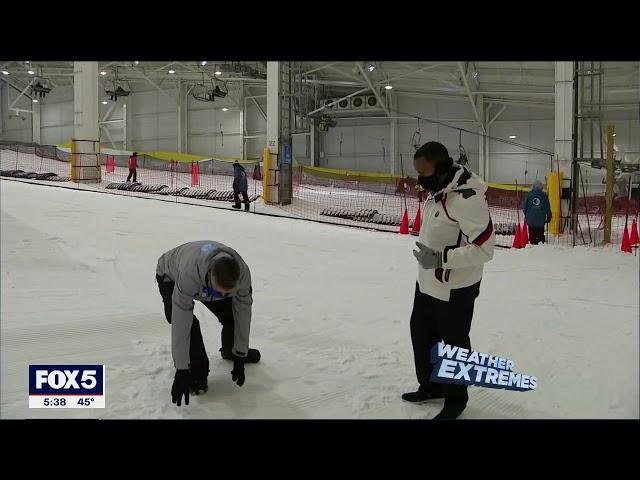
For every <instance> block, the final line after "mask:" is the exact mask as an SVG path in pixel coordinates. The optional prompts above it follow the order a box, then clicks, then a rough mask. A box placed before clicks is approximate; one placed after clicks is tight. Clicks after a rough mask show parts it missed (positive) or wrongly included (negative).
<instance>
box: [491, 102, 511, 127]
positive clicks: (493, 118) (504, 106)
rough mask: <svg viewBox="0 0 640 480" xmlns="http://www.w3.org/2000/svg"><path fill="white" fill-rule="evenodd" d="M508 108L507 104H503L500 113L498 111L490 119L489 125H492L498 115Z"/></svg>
mask: <svg viewBox="0 0 640 480" xmlns="http://www.w3.org/2000/svg"><path fill="white" fill-rule="evenodd" d="M506 109H507V106H506V105H502V108H501V109H500V110H498V113H496V114H495V115H494V116H493V117H492V118H490V119H489V121H488V122H487V126H488V127H489V126H491V124H492V123H493V122H495V121H496V120H497V119H498V117H499V116H500V115H502V112H504V111H505V110H506Z"/></svg>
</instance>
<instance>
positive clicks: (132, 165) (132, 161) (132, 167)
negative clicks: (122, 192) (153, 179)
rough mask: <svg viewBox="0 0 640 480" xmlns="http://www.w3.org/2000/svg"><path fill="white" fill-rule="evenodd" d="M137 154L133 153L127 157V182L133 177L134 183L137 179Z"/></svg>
mask: <svg viewBox="0 0 640 480" xmlns="http://www.w3.org/2000/svg"><path fill="white" fill-rule="evenodd" d="M137 170H138V152H133V153H132V154H131V156H130V157H129V176H128V177H127V182H130V181H131V177H133V181H134V183H135V182H136V181H137V179H138V172H137Z"/></svg>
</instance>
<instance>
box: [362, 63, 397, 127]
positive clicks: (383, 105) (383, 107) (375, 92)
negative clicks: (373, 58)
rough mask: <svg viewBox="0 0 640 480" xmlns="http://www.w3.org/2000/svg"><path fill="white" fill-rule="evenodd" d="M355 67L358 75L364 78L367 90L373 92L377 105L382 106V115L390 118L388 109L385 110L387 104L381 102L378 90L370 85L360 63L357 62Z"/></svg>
mask: <svg viewBox="0 0 640 480" xmlns="http://www.w3.org/2000/svg"><path fill="white" fill-rule="evenodd" d="M356 65H357V66H358V69H360V73H361V74H362V76H363V77H364V79H365V81H366V82H367V85H369V88H370V89H371V91H373V94H374V95H375V96H376V98H377V99H378V103H380V105H381V106H382V109H383V110H384V113H385V114H386V115H387V117H389V116H391V115H390V114H389V109H388V108H387V104H386V103H385V102H383V101H382V98H381V97H380V94H379V93H378V89H377V88H375V87H374V86H373V84H372V83H371V80H369V77H368V75H367V74H366V72H365V71H364V67H363V66H362V63H360V62H357V63H356Z"/></svg>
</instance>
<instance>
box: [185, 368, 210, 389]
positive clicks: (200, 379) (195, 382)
mask: <svg viewBox="0 0 640 480" xmlns="http://www.w3.org/2000/svg"><path fill="white" fill-rule="evenodd" d="M208 375H209V368H208V367H195V368H193V367H192V368H191V384H190V387H189V390H190V391H191V393H195V394H196V395H198V394H199V393H200V391H202V393H205V392H206V391H207V390H208V389H209V387H208V385H207V377H208Z"/></svg>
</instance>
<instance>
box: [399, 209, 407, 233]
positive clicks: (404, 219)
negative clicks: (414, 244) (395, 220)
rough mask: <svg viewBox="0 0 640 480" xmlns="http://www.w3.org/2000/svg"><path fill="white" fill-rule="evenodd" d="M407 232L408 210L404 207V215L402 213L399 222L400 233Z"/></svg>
mask: <svg viewBox="0 0 640 480" xmlns="http://www.w3.org/2000/svg"><path fill="white" fill-rule="evenodd" d="M407 233H409V212H407V209H406V208H405V209H404V215H402V221H401V222H400V234H402V235H406V234H407Z"/></svg>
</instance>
